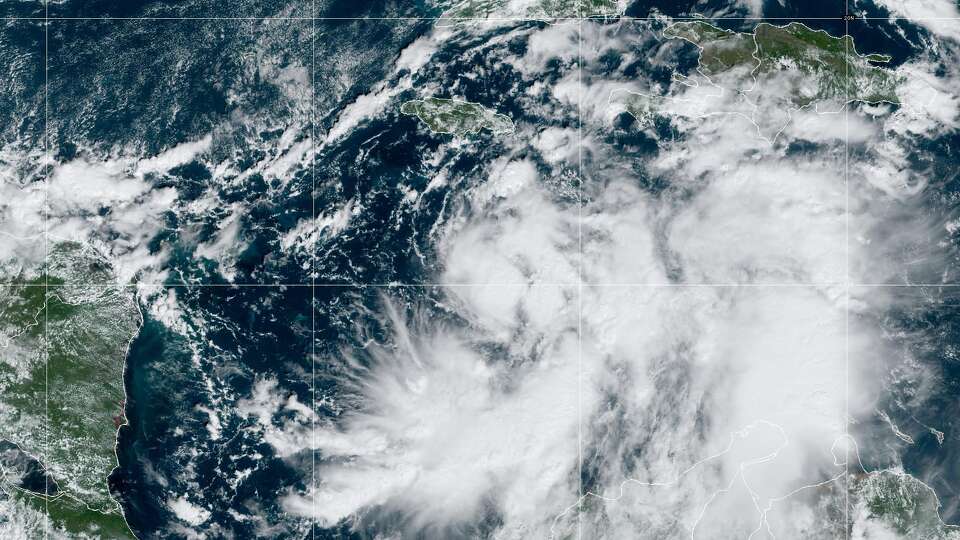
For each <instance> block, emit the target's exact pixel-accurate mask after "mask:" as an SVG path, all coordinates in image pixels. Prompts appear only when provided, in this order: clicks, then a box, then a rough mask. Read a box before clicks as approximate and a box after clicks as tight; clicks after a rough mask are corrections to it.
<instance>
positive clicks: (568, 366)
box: [264, 25, 957, 538]
mask: <svg viewBox="0 0 960 540" xmlns="http://www.w3.org/2000/svg"><path fill="white" fill-rule="evenodd" d="M587 26H588V27H590V26H591V25H587ZM570 31H571V30H570V29H569V28H563V27H548V28H547V29H546V30H544V33H545V37H544V38H543V39H545V40H546V39H548V38H549V39H548V40H549V42H550V43H551V48H554V49H555V48H556V47H559V46H561V44H563V43H564V42H567V43H569V40H565V39H557V38H556V37H551V36H555V35H560V36H564V35H566V34H564V33H565V32H570ZM585 33H586V34H587V35H590V34H591V33H592V34H593V35H595V36H598V38H605V39H606V41H604V43H606V44H609V43H616V42H618V41H619V42H621V43H622V41H620V40H618V38H616V37H615V36H610V35H606V36H605V35H604V31H603V30H600V29H598V28H588V29H587V30H586V31H585ZM537 50H539V49H537V48H536V47H532V48H531V51H533V52H528V54H527V58H526V59H524V60H525V62H524V63H523V66H524V67H523V69H524V70H525V71H526V72H528V73H534V72H535V71H536V62H534V61H532V57H531V55H535V54H536V51H537ZM555 54H556V55H557V56H561V57H562V54H563V53H562V52H556V53H555ZM571 54H575V53H574V52H571ZM545 60H546V59H545V58H544V59H542V60H541V61H545ZM900 69H901V70H904V71H906V70H915V71H916V70H919V71H920V74H918V75H917V76H914V77H908V78H906V79H905V83H904V85H903V86H902V87H901V88H900V92H901V94H900V95H901V96H902V97H903V99H904V103H905V106H904V107H902V108H899V109H897V110H896V111H894V110H892V109H890V108H886V109H883V108H879V109H878V108H869V107H862V108H857V107H854V106H849V107H848V108H847V110H845V111H840V112H837V111H831V113H830V114H824V113H823V111H820V112H818V111H816V110H801V111H794V113H793V115H792V117H791V118H790V122H789V125H788V126H787V127H786V128H785V129H784V130H783V132H782V134H781V136H780V138H779V139H778V140H777V143H776V144H771V140H772V138H769V137H768V138H767V140H764V138H763V137H761V136H758V134H757V132H756V130H755V129H750V124H749V122H742V121H739V120H738V119H737V118H736V115H733V116H730V115H685V116H686V118H679V119H675V120H677V125H678V126H679V127H680V128H681V130H682V137H680V138H677V139H676V140H673V141H668V140H660V141H659V146H660V152H659V154H658V155H657V156H656V157H655V158H654V159H652V160H650V161H649V162H648V163H646V171H647V174H650V175H655V176H657V177H660V178H664V179H666V180H668V181H669V184H670V186H671V187H670V188H669V189H666V190H663V191H660V192H653V191H651V190H649V189H643V188H641V187H640V182H639V178H638V177H637V173H636V172H635V171H636V169H634V168H631V167H626V166H623V160H624V158H623V156H621V155H618V151H619V150H618V149H617V148H614V147H612V146H611V145H609V144H608V140H607V139H605V137H606V134H608V133H609V131H610V130H611V129H612V126H611V121H612V119H613V118H615V113H616V111H615V110H613V111H612V110H611V109H610V108H611V107H613V108H615V107H616V106H617V103H616V100H614V101H612V102H608V101H607V100H598V99H589V100H585V101H584V102H583V103H582V105H583V109H582V111H583V115H582V117H583V119H584V122H585V124H584V127H583V132H582V139H580V147H579V150H580V151H582V152H583V153H584V154H585V155H587V156H588V161H587V165H586V167H585V171H584V176H583V177H584V179H587V180H589V182H587V183H585V184H584V189H583V192H582V194H583V203H582V207H581V206H578V204H577V201H570V200H569V199H565V198H564V197H559V196H558V195H557V193H556V191H554V190H552V189H551V188H550V187H549V186H550V185H551V183H550V179H549V178H545V177H543V173H542V172H541V171H538V170H537V169H536V168H535V167H534V166H533V164H532V163H531V162H530V161H529V160H528V157H526V156H528V155H529V150H530V149H531V148H533V149H535V150H537V151H539V152H541V153H542V154H543V160H544V161H545V162H547V163H551V164H556V165H559V166H558V168H560V167H562V166H563V165H566V166H576V162H575V160H576V159H577V155H576V154H579V152H577V153H574V152H570V151H567V150H561V148H565V145H562V144H559V142H558V141H568V142H569V141H571V140H573V141H576V140H577V138H576V137H575V136H574V134H571V133H565V132H563V130H559V129H557V128H548V129H545V130H536V129H534V130H533V132H532V133H531V136H530V137H529V139H528V140H529V141H531V142H530V145H529V146H527V145H519V146H518V148H517V149H516V151H515V152H514V153H512V154H510V155H507V156H505V157H504V158H502V159H501V160H500V161H498V162H496V163H492V164H490V165H489V166H488V168H487V174H488V177H487V179H486V181H485V182H483V183H481V184H479V185H476V186H475V187H474V188H472V189H471V190H470V192H469V193H468V194H467V198H468V199H469V205H465V206H464V208H465V209H466V208H469V211H467V210H464V213H463V214H462V215H459V216H458V218H457V219H451V220H450V221H449V223H448V225H447V227H446V229H445V232H444V234H443V235H442V236H441V237H440V240H439V251H440V253H441V256H442V257H443V264H444V268H445V270H444V272H443V273H442V274H441V275H439V276H438V278H439V280H440V281H441V282H443V283H446V284H447V285H448V286H447V288H446V289H445V290H444V296H445V297H446V298H447V299H448V300H447V301H448V302H449V303H450V304H449V305H448V306H447V307H448V308H450V309H453V310H454V311H456V312H457V313H458V314H459V315H460V316H461V317H462V318H463V319H464V320H465V321H467V324H466V326H451V325H446V324H440V323H436V322H431V320H430V319H429V318H428V317H424V316H418V315H416V313H412V312H409V311H400V310H397V309H396V308H394V307H391V306H392V305H393V303H392V302H393V301H392V300H391V299H389V298H384V299H383V300H382V303H383V306H384V310H385V312H386V313H388V316H387V317H385V320H384V321H383V324H384V325H385V326H386V327H389V328H392V329H393V332H394V336H393V338H392V340H390V343H391V345H379V344H372V343H371V344H370V345H369V346H368V347H367V348H366V349H365V350H364V351H362V352H360V353H357V354H362V355H364V356H363V358H364V360H363V361H359V360H357V361H351V360H349V359H348V363H349V364H350V365H354V366H355V368H356V372H355V377H356V380H355V381H354V383H353V384H355V387H354V390H355V392H356V394H358V395H360V396H362V397H361V400H360V402H362V403H364V405H363V407H362V408H361V409H360V410H358V411H355V412H349V413H345V416H344V417H343V418H341V419H340V420H339V421H337V422H331V421H329V420H317V421H316V422H315V426H314V425H313V424H310V423H307V422H306V421H305V418H304V421H300V422H295V421H288V423H287V424H285V425H284V426H281V427H279V428H278V427H277V426H276V425H274V424H272V423H271V422H270V421H269V420H267V421H266V422H265V423H264V425H265V428H268V429H280V430H281V431H285V432H286V433H287V434H288V436H293V434H297V435H296V436H297V437H298V439H299V440H300V441H301V442H302V443H303V444H304V445H305V446H307V447H309V448H311V449H314V450H319V452H320V453H319V455H320V456H321V460H322V464H318V469H317V483H316V485H314V486H312V487H311V488H310V489H309V490H308V491H307V492H306V493H299V494H296V493H291V494H290V495H289V497H288V499H287V505H288V508H289V509H290V510H291V511H292V512H299V513H302V514H303V515H305V516H312V517H314V518H316V519H319V520H320V521H321V523H323V524H327V525H329V524H333V523H336V522H338V521H340V520H343V519H354V520H360V521H363V520H364V519H369V520H376V519H377V518H376V516H393V517H394V518H396V521H393V522H392V523H395V524H397V525H396V527H397V528H398V529H397V530H401V531H419V532H421V533H425V534H428V535H434V536H437V537H441V536H444V535H448V534H450V531H461V532H462V531H464V530H472V529H469V527H477V526H483V525H478V524H482V523H484V518H485V517H486V516H490V515H495V516H496V519H497V521H495V525H489V526H491V527H494V528H496V530H497V537H500V538H530V537H549V536H551V535H557V536H560V537H564V536H567V535H569V534H576V532H577V531H578V530H579V531H581V532H582V533H583V534H584V535H585V536H587V537H591V538H601V537H605V538H624V537H650V538H667V537H695V538H701V537H702V538H716V537H719V536H724V537H727V536H731V535H733V536H742V537H747V536H749V535H751V534H753V535H754V536H753V537H754V538H758V537H771V538H772V537H775V536H776V537H790V536H791V535H795V534H798V533H797V531H798V530H807V531H811V530H814V529H816V528H817V527H821V528H824V530H828V529H829V528H830V527H837V526H840V525H838V522H829V520H826V521H825V520H823V519H822V518H821V517H817V516H818V515H820V514H818V510H817V507H816V505H818V504H826V503H824V499H823V498H824V497H828V496H836V489H838V488H837V485H838V482H837V479H838V478H841V477H842V475H843V473H844V471H845V469H846V466H847V461H848V460H849V459H851V457H852V454H851V452H852V448H853V446H852V444H851V440H850V439H849V437H848V435H847V426H848V422H849V420H850V419H851V418H855V417H858V416H863V415H870V414H872V410H873V407H875V404H876V400H877V398H878V395H879V393H880V392H881V391H882V388H880V387H879V384H878V382H877V381H876V380H875V379H871V378H870V377H868V376H866V375H865V374H866V373H870V366H871V365H873V364H874V363H876V362H880V361H881V359H883V358H884V357H886V356H889V355H890V354H892V352H891V351H886V350H884V349H883V346H882V343H883V340H882V339H881V336H880V329H879V328H876V327H873V326H871V325H870V324H869V323H868V322H867V321H868V320H869V318H860V317H856V316H854V317H848V315H849V314H850V313H853V314H854V315H856V314H858V313H860V311H862V310H870V309H874V310H876V309H883V308H884V307H885V306H883V305H881V304H882V302H877V301H876V298H872V300H871V302H869V303H868V302H862V301H859V299H858V298H857V295H859V294H864V293H863V292H862V291H861V290H860V289H857V288H855V287H850V284H852V283H872V282H875V281H887V280H896V279H898V277H899V275H900V274H899V273H898V271H899V269H898V268H896V264H895V263H893V264H887V265H879V264H877V263H878V261H880V260H881V259H883V258H884V257H886V254H887V252H888V251H889V250H890V249H891V246H892V245H894V244H896V243H898V242H903V241H920V242H922V241H923V239H924V238H926V237H927V236H928V235H929V234H930V231H931V227H932V226H934V225H935V224H931V223H930V222H929V220H924V219H919V218H916V217H910V216H911V215H914V216H915V215H916V214H919V212H918V209H919V205H920V201H919V199H918V194H919V193H920V192H921V189H920V188H918V185H920V184H922V182H923V180H922V179H921V178H917V177H916V176H917V175H918V173H915V172H912V171H911V170H910V169H909V168H907V167H906V166H905V164H904V162H903V157H902V156H903V155H904V151H905V150H904V147H905V145H907V144H909V142H910V141H909V140H908V139H907V135H908V134H911V133H912V134H929V133H931V132H932V131H933V130H935V129H940V128H944V127H953V126H955V122H956V116H957V115H956V106H955V103H956V97H955V96H953V95H951V92H950V90H948V89H947V88H946V87H944V85H943V83H942V82H940V81H938V80H936V78H935V77H933V76H932V75H931V74H930V69H928V68H926V67H924V65H923V64H911V65H909V66H905V67H903V68H900ZM614 78H615V75H614ZM633 85H634V83H630V82H625V81H622V80H619V81H617V80H607V79H606V78H605V76H600V75H595V74H592V73H591V72H590V71H589V69H587V70H585V72H584V74H583V76H582V77H579V76H577V77H572V76H567V77H564V78H562V79H561V80H560V83H559V86H560V89H559V90H558V89H555V90H554V97H555V98H556V99H557V100H558V101H561V102H563V101H569V102H571V103H576V102H577V101H578V99H577V96H584V95H586V96H593V95H596V94H600V95H602V94H608V95H609V93H610V92H612V91H615V90H616V88H618V87H621V88H622V87H633ZM689 88H690V89H689V90H687V92H690V93H696V92H698V91H699V90H698V89H697V88H696V87H689ZM919 94H923V95H924V96H926V97H925V98H917V96H918V95H919ZM871 114H872V115H873V116H870V115H871ZM694 116H697V118H693V117H694ZM761 135H762V133H761ZM651 136H655V135H653V134H652V132H651ZM792 143H803V144H805V145H806V148H807V149H806V150H804V151H802V152H800V151H795V150H793V149H792V147H791V144H792ZM848 143H849V144H848ZM850 147H855V148H858V149H861V150H862V151H861V152H859V153H857V154H855V155H851V154H849V153H848V150H847V149H848V148H850ZM444 182H446V179H444ZM848 210H849V211H848ZM892 218H898V219H899V221H898V228H899V231H898V234H897V235H895V236H894V237H892V238H891V237H889V236H886V235H883V234H880V233H879V231H878V230H877V229H876V228H875V227H877V226H878V224H880V223H888V222H889V220H890V219H892ZM931 255H933V254H931ZM941 262H942V260H938V259H937V257H935V256H931V257H929V258H927V259H925V260H924V261H922V262H921V263H919V264H921V265H930V266H931V269H932V270H935V269H936V268H937V265H938V264H939V263H941ZM866 294H869V293H866ZM851 297H852V298H851ZM415 311H416V310H415ZM489 341H493V342H494V343H496V344H498V345H499V347H500V348H498V349H496V350H497V351H498V352H497V353H496V354H492V353H490V352H489V351H490V349H489V348H485V347H481V346H480V345H479V344H480V343H482V342H489ZM345 354H347V356H348V357H349V355H350V354H354V353H345ZM361 366H363V367H361ZM314 427H315V429H316V431H313V429H314ZM582 492H585V494H584V495H582V496H581V495H579V494H580V493H582ZM824 493H830V494H832V495H824ZM841 500H842V497H840V498H839V499H837V500H834V501H833V502H832V504H835V505H839V504H841V502H839V501H841ZM841 513H842V510H841ZM371 522H372V521H371ZM865 526H866V525H865ZM869 526H870V527H874V528H876V527H881V526H880V525H877V524H869ZM644 535H646V536H644Z"/></svg>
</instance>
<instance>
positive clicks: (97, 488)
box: [0, 243, 140, 538]
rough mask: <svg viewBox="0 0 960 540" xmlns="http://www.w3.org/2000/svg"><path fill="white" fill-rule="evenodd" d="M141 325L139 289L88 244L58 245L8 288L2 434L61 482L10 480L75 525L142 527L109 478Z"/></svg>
mask: <svg viewBox="0 0 960 540" xmlns="http://www.w3.org/2000/svg"><path fill="white" fill-rule="evenodd" d="M139 325H140V314H139V310H138V308H137V305H136V301H135V299H134V297H133V294H132V291H131V290H129V289H128V288H126V287H123V286H121V285H119V284H117V283H116V278H115V276H114V275H113V273H112V269H111V268H110V266H109V265H108V264H106V263H105V262H104V261H103V259H102V258H101V257H99V256H98V255H97V254H96V253H95V252H94V251H93V250H91V249H90V248H87V247H84V246H82V245H80V244H75V243H60V244H56V245H54V246H53V247H52V248H51V251H50V253H49V257H48V259H47V263H46V264H45V265H43V267H42V268H40V269H38V270H37V271H36V272H35V273H34V274H33V275H21V276H18V279H17V280H16V284H14V285H10V286H7V287H4V288H2V289H0V440H6V441H9V442H11V443H13V444H15V445H17V446H18V447H19V448H21V449H22V450H23V451H24V452H25V453H26V454H28V455H30V456H33V457H34V458H36V459H37V460H38V461H39V462H40V464H41V465H42V467H43V469H44V470H45V471H46V473H47V475H49V477H51V478H52V479H53V480H54V482H55V484H56V486H57V488H58V491H57V492H56V494H55V495H54V494H51V495H52V496H49V497H48V496H47V495H45V494H43V493H32V492H30V491H29V490H26V489H23V488H21V487H20V486H17V485H13V484H12V483H11V482H10V481H9V479H8V475H4V476H3V478H4V480H3V481H2V482H0V489H2V490H3V492H5V493H7V494H8V495H10V496H11V497H20V498H21V499H23V500H25V501H27V502H30V503H31V505H32V506H33V507H35V508H36V507H37V506H36V501H37V500H40V501H42V500H43V499H45V498H46V499H48V500H47V501H43V503H44V504H42V505H41V507H42V508H44V509H46V508H49V515H48V516H46V517H47V518H48V519H50V520H51V522H52V523H53V524H54V526H55V527H57V528H62V529H63V530H65V531H67V532H68V533H71V534H80V533H84V534H86V535H88V536H90V537H103V538H124V537H126V538H130V537H132V536H133V535H132V533H131V532H130V531H129V529H128V528H127V527H126V524H125V522H124V520H123V516H122V514H121V511H120V507H119V505H118V504H117V502H116V501H115V500H114V499H113V498H112V497H111V495H110V491H109V488H108V485H107V477H108V476H109V474H110V472H111V471H112V470H113V469H114V468H115V467H116V466H117V457H116V453H115V446H116V436H117V428H118V426H119V425H120V424H121V423H123V422H124V418H123V400H124V389H123V363H124V359H125V356H126V349H127V346H128V344H129V342H130V340H131V339H132V337H133V336H134V335H135V334H136V332H137V329H138V328H139ZM120 524H122V526H120ZM97 531H110V532H109V534H107V533H106V532H104V533H103V534H102V535H99V534H100V533H98V532H97ZM98 535H99V536H98Z"/></svg>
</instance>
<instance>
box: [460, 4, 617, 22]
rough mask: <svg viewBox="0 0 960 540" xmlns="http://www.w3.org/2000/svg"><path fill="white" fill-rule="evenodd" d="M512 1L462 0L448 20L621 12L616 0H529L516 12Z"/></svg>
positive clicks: (606, 14) (591, 15)
mask: <svg viewBox="0 0 960 540" xmlns="http://www.w3.org/2000/svg"><path fill="white" fill-rule="evenodd" d="M511 3H513V4H515V3H516V2H511V0H463V1H461V2H458V3H456V4H455V5H453V6H452V7H451V8H450V9H448V10H447V11H446V12H445V13H444V14H443V17H444V18H447V19H473V18H487V17H491V16H494V15H514V16H525V17H543V18H573V17H600V16H616V15H619V14H620V5H619V3H618V2H617V0H531V1H530V2H528V3H527V5H525V6H522V8H521V10H520V12H515V7H514V6H512V5H511Z"/></svg>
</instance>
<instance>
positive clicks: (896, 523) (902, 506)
mask: <svg viewBox="0 0 960 540" xmlns="http://www.w3.org/2000/svg"><path fill="white" fill-rule="evenodd" d="M851 489H852V490H853V491H854V493H855V495H857V496H858V497H859V498H860V500H861V501H862V504H863V505H865V507H866V510H867V512H868V513H867V519H868V520H877V521H879V522H881V523H883V524H884V525H885V526H886V527H887V528H888V529H890V530H892V531H894V532H895V533H897V534H898V535H899V536H901V537H902V538H910V539H914V540H957V539H960V528H957V527H953V526H949V525H945V524H944V523H943V521H942V520H941V519H940V514H939V513H938V510H939V508H940V501H938V500H937V496H936V494H934V492H933V490H932V489H930V487H929V486H927V485H926V484H924V483H923V482H920V481H919V480H917V479H916V478H914V477H912V476H910V475H908V474H903V473H897V472H893V471H881V472H874V473H870V474H867V475H864V477H862V478H861V479H859V480H858V481H857V482H855V483H853V484H852V486H851Z"/></svg>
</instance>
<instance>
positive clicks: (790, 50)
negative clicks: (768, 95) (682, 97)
mask: <svg viewBox="0 0 960 540" xmlns="http://www.w3.org/2000/svg"><path fill="white" fill-rule="evenodd" d="M663 34H664V36H666V37H668V38H678V39H683V40H686V41H689V42H690V43H693V44H694V45H696V46H697V47H699V48H700V63H699V69H700V71H701V73H703V74H704V75H706V76H707V77H708V78H710V79H711V80H712V81H713V82H715V83H717V84H719V85H720V86H721V87H728V88H731V89H733V90H736V91H751V90H752V87H753V85H754V84H756V85H757V88H758V89H759V90H760V91H763V90H764V88H765V87H764V84H765V83H768V82H771V81H772V80H773V78H775V77H776V78H777V80H778V82H780V81H783V82H785V83H786V84H787V85H788V89H787V95H786V96H785V97H786V98H787V99H788V100H789V101H790V102H791V103H792V104H793V105H794V106H797V107H805V106H808V105H811V104H813V103H815V102H818V101H825V100H833V101H843V102H850V101H862V102H867V103H879V102H889V103H899V100H898V98H897V94H896V87H897V84H898V83H899V79H898V77H897V75H896V74H895V73H894V72H892V71H891V70H888V69H884V68H882V67H879V66H876V65H874V64H877V63H886V62H889V61H890V57H889V56H886V55H881V54H869V55H862V54H860V53H858V52H857V50H856V46H855V45H854V42H853V38H852V37H851V36H843V37H834V36H831V35H830V34H828V33H827V32H825V31H823V30H813V29H811V28H809V27H807V26H806V25H804V24H802V23H798V22H793V23H790V24H787V25H785V26H775V25H772V24H769V23H761V24H758V25H757V26H756V28H754V30H753V32H752V33H742V32H733V31H730V30H725V29H722V28H718V27H716V26H714V25H712V24H710V23H708V22H706V21H686V22H679V23H674V24H672V25H670V26H668V27H667V28H666V29H665V30H664V32H663ZM727 75H729V76H727ZM784 75H787V77H784Z"/></svg>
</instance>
